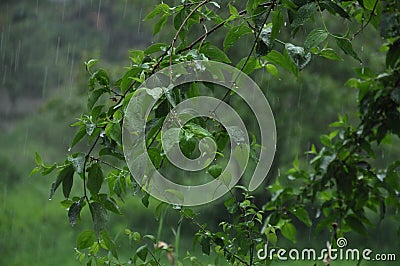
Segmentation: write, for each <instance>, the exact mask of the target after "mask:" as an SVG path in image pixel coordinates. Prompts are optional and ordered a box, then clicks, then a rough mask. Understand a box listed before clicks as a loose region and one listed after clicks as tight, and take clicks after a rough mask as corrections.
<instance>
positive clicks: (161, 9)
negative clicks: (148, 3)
mask: <svg viewBox="0 0 400 266" xmlns="http://www.w3.org/2000/svg"><path fill="white" fill-rule="evenodd" d="M169 10H170V9H169V6H168V5H167V4H164V3H163V4H159V5H157V6H156V7H155V8H154V9H153V11H151V12H150V13H149V14H148V15H147V16H146V17H145V18H144V20H149V19H152V18H154V17H155V16H157V15H159V14H165V13H169Z"/></svg>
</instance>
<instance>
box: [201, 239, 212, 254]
mask: <svg viewBox="0 0 400 266" xmlns="http://www.w3.org/2000/svg"><path fill="white" fill-rule="evenodd" d="M200 245H201V251H203V253H204V254H207V255H210V248H211V239H210V238H209V237H208V236H203V237H202V239H201V242H200Z"/></svg>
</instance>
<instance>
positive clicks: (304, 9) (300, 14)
mask: <svg viewBox="0 0 400 266" xmlns="http://www.w3.org/2000/svg"><path fill="white" fill-rule="evenodd" d="M316 11H317V6H316V5H315V3H308V4H305V5H303V6H301V7H300V8H299V9H298V10H297V12H296V13H295V15H294V18H293V22H292V24H291V27H292V33H295V32H296V31H297V29H298V28H299V27H301V26H303V25H304V23H306V22H307V21H308V20H310V19H311V17H312V16H313V15H314V13H315V12H316Z"/></svg>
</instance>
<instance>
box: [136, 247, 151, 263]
mask: <svg viewBox="0 0 400 266" xmlns="http://www.w3.org/2000/svg"><path fill="white" fill-rule="evenodd" d="M148 251H149V250H148V247H147V245H143V246H140V247H139V248H138V249H137V250H136V255H137V256H138V257H139V258H140V259H141V260H142V261H146V258H147V253H148Z"/></svg>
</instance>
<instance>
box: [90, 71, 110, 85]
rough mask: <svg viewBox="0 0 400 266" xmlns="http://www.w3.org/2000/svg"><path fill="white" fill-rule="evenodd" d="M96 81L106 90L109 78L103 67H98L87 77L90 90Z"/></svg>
mask: <svg viewBox="0 0 400 266" xmlns="http://www.w3.org/2000/svg"><path fill="white" fill-rule="evenodd" d="M96 83H98V84H99V85H100V86H102V87H103V88H104V89H106V90H108V89H109V87H110V78H109V77H108V74H107V72H106V71H105V70H104V69H99V70H97V71H96V72H94V73H93V74H92V76H91V77H90V79H89V87H90V90H93V89H94V88H95V85H96Z"/></svg>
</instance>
